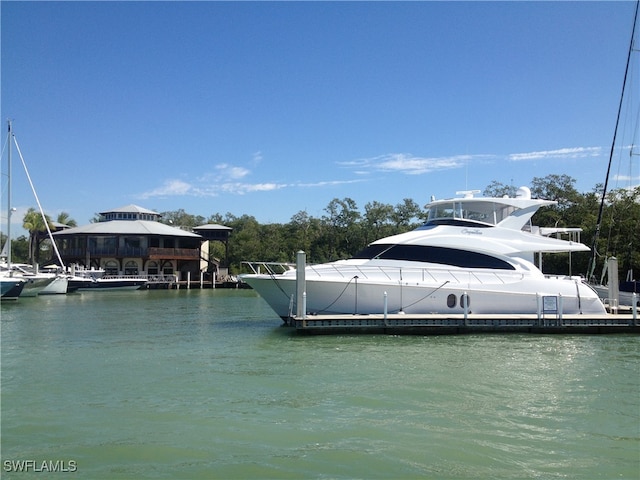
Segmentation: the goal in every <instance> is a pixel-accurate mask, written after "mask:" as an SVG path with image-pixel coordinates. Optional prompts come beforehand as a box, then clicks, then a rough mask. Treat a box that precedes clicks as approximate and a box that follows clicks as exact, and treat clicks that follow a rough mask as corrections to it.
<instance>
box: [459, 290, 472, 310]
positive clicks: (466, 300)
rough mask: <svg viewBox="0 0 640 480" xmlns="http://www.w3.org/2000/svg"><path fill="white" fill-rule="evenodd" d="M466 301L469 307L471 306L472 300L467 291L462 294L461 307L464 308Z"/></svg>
mask: <svg viewBox="0 0 640 480" xmlns="http://www.w3.org/2000/svg"><path fill="white" fill-rule="evenodd" d="M465 303H466V304H467V308H469V305H471V300H470V299H469V295H467V294H466V293H465V294H463V295H460V308H464V304H465Z"/></svg>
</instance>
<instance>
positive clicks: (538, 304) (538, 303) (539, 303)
mask: <svg viewBox="0 0 640 480" xmlns="http://www.w3.org/2000/svg"><path fill="white" fill-rule="evenodd" d="M536 307H537V312H536V313H537V314H538V326H541V325H542V298H541V297H540V294H539V293H536Z"/></svg>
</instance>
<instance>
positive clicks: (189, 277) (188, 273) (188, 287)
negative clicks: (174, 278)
mask: <svg viewBox="0 0 640 480" xmlns="http://www.w3.org/2000/svg"><path fill="white" fill-rule="evenodd" d="M190 288H191V272H187V289H190Z"/></svg>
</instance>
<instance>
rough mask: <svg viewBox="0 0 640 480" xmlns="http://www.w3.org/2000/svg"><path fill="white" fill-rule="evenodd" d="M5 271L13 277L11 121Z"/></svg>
mask: <svg viewBox="0 0 640 480" xmlns="http://www.w3.org/2000/svg"><path fill="white" fill-rule="evenodd" d="M7 123H8V128H7V149H8V150H7V178H8V182H7V269H8V271H9V275H10V276H12V275H13V270H12V269H11V213H12V208H11V135H12V132H11V120H8V121H7Z"/></svg>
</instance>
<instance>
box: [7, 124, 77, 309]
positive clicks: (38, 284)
mask: <svg viewBox="0 0 640 480" xmlns="http://www.w3.org/2000/svg"><path fill="white" fill-rule="evenodd" d="M13 142H15V145H16V148H17V151H18V153H19V154H20V159H21V161H22V165H23V167H24V170H25V173H26V175H27V179H28V180H29V184H30V185H31V189H32V191H33V194H34V196H35V198H36V202H37V203H38V207H39V208H40V213H41V215H42V218H43V219H44V218H45V215H44V211H43V210H42V206H41V205H40V200H39V199H38V195H37V194H36V191H35V188H34V186H33V182H32V181H31V176H30V175H29V171H28V170H27V166H26V163H25V161H24V158H23V157H22V153H21V152H20V148H19V146H18V144H17V141H16V140H15V137H14V135H13V131H12V128H11V122H10V121H9V122H8V141H7V145H8V146H7V148H8V155H7V157H8V166H7V176H8V188H7V192H8V193H7V197H8V201H7V232H8V235H7V242H6V244H5V247H4V248H3V251H2V254H1V255H0V257H1V258H2V259H3V261H2V263H0V276H1V277H3V278H4V277H8V278H10V279H12V280H15V279H20V280H22V282H23V285H22V289H21V291H20V292H17V294H16V290H8V292H7V296H8V297H11V298H17V297H18V296H23V297H27V296H30V297H34V296H36V295H39V294H46V293H66V292H67V283H68V277H67V275H65V274H63V273H60V272H40V271H39V269H38V267H37V266H32V265H27V264H19V263H13V262H12V259H11V235H10V232H11V215H12V213H13V212H14V211H15V209H13V208H12V207H11V152H12V148H11V147H12V143H13ZM45 225H46V228H47V232H48V233H49V238H51V242H52V244H53V247H54V250H55V251H56V254H58V258H60V255H59V253H58V250H57V247H56V244H55V242H54V241H53V238H52V235H51V230H50V229H49V225H48V223H47V222H46V220H45ZM60 262H61V260H60ZM61 264H62V263H61ZM2 298H4V296H3V297H2Z"/></svg>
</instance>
